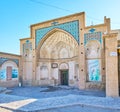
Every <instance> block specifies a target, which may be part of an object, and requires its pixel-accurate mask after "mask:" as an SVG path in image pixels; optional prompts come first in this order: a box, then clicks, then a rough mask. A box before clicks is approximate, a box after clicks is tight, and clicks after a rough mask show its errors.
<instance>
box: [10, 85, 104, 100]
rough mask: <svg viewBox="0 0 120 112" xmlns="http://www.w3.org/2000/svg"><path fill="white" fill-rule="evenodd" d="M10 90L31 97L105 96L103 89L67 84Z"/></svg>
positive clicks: (14, 93) (13, 93) (15, 93)
mask: <svg viewBox="0 0 120 112" xmlns="http://www.w3.org/2000/svg"><path fill="white" fill-rule="evenodd" d="M9 89H11V90H12V93H11V95H18V96H25V97H32V98H37V99H40V98H49V97H57V96H66V95H69V94H73V95H87V96H98V97H105V92H104V91H99V90H79V89H77V88H73V87H68V86H56V87H52V86H46V87H15V88H9Z"/></svg>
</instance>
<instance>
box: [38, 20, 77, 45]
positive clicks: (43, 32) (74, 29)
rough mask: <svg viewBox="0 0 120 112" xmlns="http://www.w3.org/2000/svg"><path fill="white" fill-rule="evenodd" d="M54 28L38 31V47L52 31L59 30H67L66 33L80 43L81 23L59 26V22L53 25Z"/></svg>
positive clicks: (68, 23)
mask: <svg viewBox="0 0 120 112" xmlns="http://www.w3.org/2000/svg"><path fill="white" fill-rule="evenodd" d="M51 24H52V26H50V27H46V28H41V29H38V30H36V47H37V46H38V44H39V42H40V41H41V39H42V38H43V37H44V36H45V35H46V34H47V33H48V32H49V31H51V30H52V29H54V28H59V29H62V30H65V31H66V32H68V33H70V34H71V35H72V36H73V37H74V38H75V40H76V41H77V42H78V43H79V21H78V20H76V21H71V22H67V23H63V24H58V22H55V23H54V24H53V23H51Z"/></svg>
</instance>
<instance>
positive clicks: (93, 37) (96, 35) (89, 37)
mask: <svg viewBox="0 0 120 112" xmlns="http://www.w3.org/2000/svg"><path fill="white" fill-rule="evenodd" d="M90 40H98V41H99V42H100V43H102V32H94V33H85V34H84V45H86V44H87V42H88V41H90Z"/></svg>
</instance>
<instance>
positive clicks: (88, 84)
mask: <svg viewBox="0 0 120 112" xmlns="http://www.w3.org/2000/svg"><path fill="white" fill-rule="evenodd" d="M86 89H99V90H105V83H100V82H86Z"/></svg>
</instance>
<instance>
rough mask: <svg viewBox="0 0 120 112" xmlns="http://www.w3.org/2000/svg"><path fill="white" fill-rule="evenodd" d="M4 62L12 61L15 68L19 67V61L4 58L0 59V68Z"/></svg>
mask: <svg viewBox="0 0 120 112" xmlns="http://www.w3.org/2000/svg"><path fill="white" fill-rule="evenodd" d="M6 61H13V62H15V63H16V64H17V66H19V60H18V59H10V58H4V57H0V66H1V65H2V64H3V63H4V62H6Z"/></svg>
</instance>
